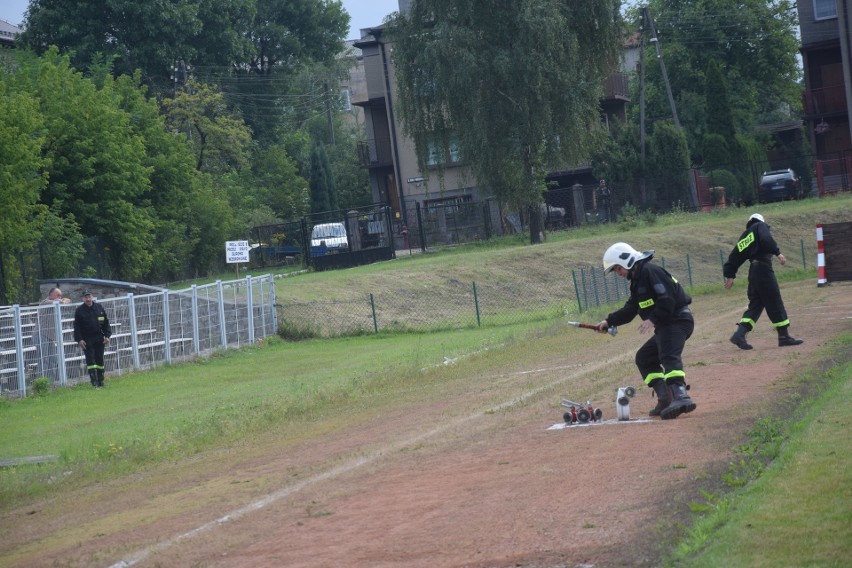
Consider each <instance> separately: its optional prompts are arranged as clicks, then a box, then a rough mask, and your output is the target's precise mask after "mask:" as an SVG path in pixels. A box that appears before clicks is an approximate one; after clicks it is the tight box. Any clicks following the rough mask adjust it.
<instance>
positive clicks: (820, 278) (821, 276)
mask: <svg viewBox="0 0 852 568" xmlns="http://www.w3.org/2000/svg"><path fill="white" fill-rule="evenodd" d="M816 237H817V287H820V286H825V285H826V284H828V280H826V278H825V242H824V241H823V237H822V224H818V225H817V226H816Z"/></svg>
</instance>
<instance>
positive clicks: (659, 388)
mask: <svg viewBox="0 0 852 568" xmlns="http://www.w3.org/2000/svg"><path fill="white" fill-rule="evenodd" d="M649 386H650V387H651V388H652V389H654V394H655V395H656V396H657V406H655V407H654V408H652V409H651V412H649V413H648V416H659V415H660V412H662V411H663V409H664V408H666V407H667V406H668V405H670V404H671V403H672V393H671V391H670V390H669V385H667V384H666V380H665V379H654V380H653V381H651V384H650V385H649Z"/></svg>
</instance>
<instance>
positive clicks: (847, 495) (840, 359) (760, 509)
mask: <svg viewBox="0 0 852 568" xmlns="http://www.w3.org/2000/svg"><path fill="white" fill-rule="evenodd" d="M850 351H852V334H845V335H843V336H841V337H840V338H839V339H838V341H837V343H836V344H834V345H832V346H831V347H830V348H829V349H828V350H827V351H826V353H825V354H824V355H825V357H826V358H827V360H828V361H829V363H828V367H827V369H826V368H814V369H811V371H810V372H809V373H808V374H807V376H805V377H803V380H804V381H805V382H812V381H819V384H817V385H813V384H812V385H811V388H812V389H814V390H819V391H821V394H820V395H819V396H818V397H817V398H815V399H813V400H811V401H807V400H806V401H805V402H804V404H805V407H804V408H800V409H799V411H800V412H799V415H801V416H800V419H799V421H798V422H789V423H785V422H774V421H771V420H763V421H759V422H758V427H757V428H755V431H754V432H752V437H751V443H750V444H747V445H746V446H744V447H743V448H741V449H740V456H741V461H740V463H739V464H737V467H735V468H734V469H735V470H736V474H729V476H728V477H726V480H727V481H728V482H729V485H731V486H734V487H736V486H739V485H741V483H739V481H741V480H744V479H745V480H747V481H749V480H750V482H749V483H748V484H746V485H745V486H744V488H743V489H741V490H737V491H735V492H733V493H730V494H727V495H723V496H707V497H708V502H707V503H706V504H702V505H701V506H696V507H695V508H696V510H697V511H699V516H698V518H697V519H696V522H695V524H694V526H693V527H691V528H690V529H689V531H688V533H689V536H688V537H687V538H686V539H685V540H684V541H683V542H682V543H681V544H680V545H679V546H678V549H677V551H676V552H675V553H674V555H673V556H672V558H671V559H670V561H669V562H668V565H670V566H680V567H684V568H702V567H708V568H709V567H713V568H715V567H717V566H726V567H732V568H737V567H741V566H742V567H760V566H765V567H767V568H769V567H775V566H826V567H834V566H836V567H838V568H840V567H842V566H849V559H850V558H852V446H850V444H849V438H850V434H849V429H850V425H852V419H850V416H852V361H850V358H849V353H850ZM770 459H771V460H772V461H771V462H769V466H768V467H767V468H766V469H765V470H764V469H763V463H764V462H767V461H768V460H770Z"/></svg>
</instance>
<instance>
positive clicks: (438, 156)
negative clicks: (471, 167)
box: [426, 136, 461, 166]
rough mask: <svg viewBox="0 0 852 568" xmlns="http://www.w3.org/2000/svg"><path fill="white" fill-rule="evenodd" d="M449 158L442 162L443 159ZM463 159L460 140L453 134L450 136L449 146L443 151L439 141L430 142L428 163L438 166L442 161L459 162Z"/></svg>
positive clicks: (448, 162)
mask: <svg viewBox="0 0 852 568" xmlns="http://www.w3.org/2000/svg"><path fill="white" fill-rule="evenodd" d="M444 157H446V158H447V159H446V160H445V161H444V162H442V159H443V158H444ZM460 161H461V152H460V149H459V141H458V139H457V138H456V137H455V136H453V137H451V138H450V141H449V147H448V148H444V149H443V152H442V151H440V147H439V145H438V143H437V142H429V157H428V158H427V159H426V165H428V166H437V165H438V164H440V163H446V164H458V163H459V162H460Z"/></svg>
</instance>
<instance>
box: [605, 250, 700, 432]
mask: <svg viewBox="0 0 852 568" xmlns="http://www.w3.org/2000/svg"><path fill="white" fill-rule="evenodd" d="M653 256H654V251H653V250H649V251H644V252H639V251H637V250H636V249H634V248H633V247H631V246H630V245H628V244H627V243H615V244H614V245H612V246H611V247H609V248H608V249H607V251H606V252H605V253H604V255H603V267H604V271H605V272H610V271H614V272H615V273H616V274H618V275H619V276H621V277H622V278H626V279H628V280H629V281H630V297H629V298H628V299H627V302H626V303H625V304H624V307H622V308H621V309H619V310H616V311H614V312H612V313H611V314H609V315H608V316H607V317H606V319H605V320H603V321H601V322H600V323H598V325H597V328H598V331H600V332H606V331H607V329H609V327H610V326H620V325H624V324H626V323H629V322H630V321H632V320H633V318H635V317H636V316H637V315H638V316H639V317H640V318H641V319H642V323H641V324H639V333H645V332H647V331H651V330H653V334H654V335H653V337H651V338H650V339H649V340H648V341H646V342H645V344H644V345H642V347H640V348H639V351H637V352H636V366H637V367H638V368H639V373H640V374H641V375H642V379H643V380H644V381H645V384H646V385H648V386H649V387H651V388H652V389H654V393H655V394H656V396H657V406H656V407H655V408H654V409H653V410H651V412H650V415H651V416H659V417H660V418H662V419H663V420H671V419H673V418H677V417H678V416H680V415H681V414H683V413H685V412H692V411H693V410H695V408H696V404H695V402H693V400H692V399H691V398H690V397H689V395H688V394H687V392H686V391H687V388H688V387H687V386H686V373H685V372H684V370H683V360H682V358H681V355H682V354H683V347H684V345H685V344H686V340H687V339H689V337H690V336H691V335H692V331H693V329H694V328H695V320H693V318H692V312H691V311H690V309H689V304H690V303H692V298H690V297H689V295H688V294H687V293H686V292H685V291H684V289H683V287H682V286H681V285H680V284H679V283H678V281H677V280H676V279H675V278H674V277H673V276H672V275H671V274H669V273H668V272H667V271H666V269H664V268H662V267H661V266H658V265H656V264H653V263H651V262H650V260H651V258H652V257H653Z"/></svg>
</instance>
